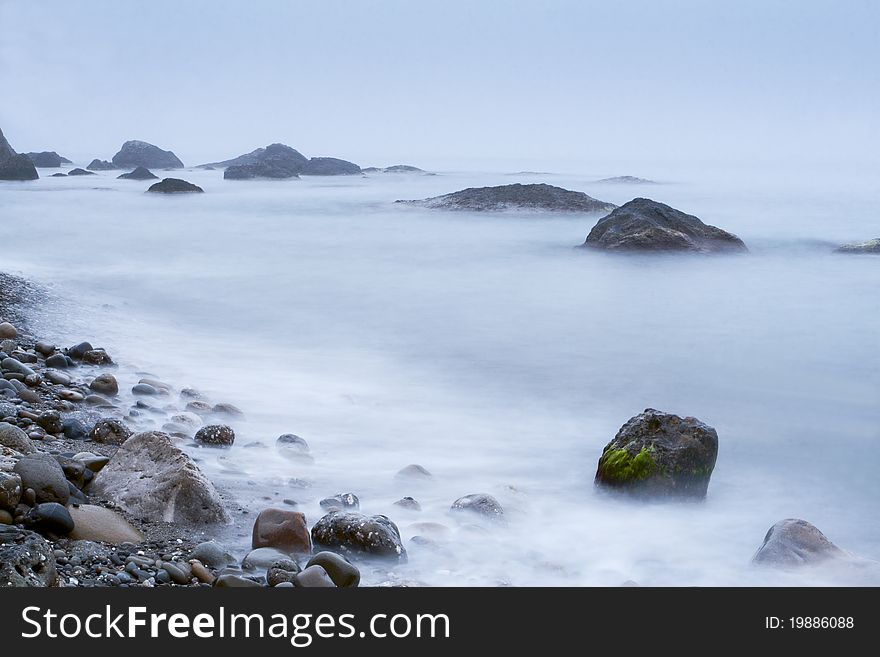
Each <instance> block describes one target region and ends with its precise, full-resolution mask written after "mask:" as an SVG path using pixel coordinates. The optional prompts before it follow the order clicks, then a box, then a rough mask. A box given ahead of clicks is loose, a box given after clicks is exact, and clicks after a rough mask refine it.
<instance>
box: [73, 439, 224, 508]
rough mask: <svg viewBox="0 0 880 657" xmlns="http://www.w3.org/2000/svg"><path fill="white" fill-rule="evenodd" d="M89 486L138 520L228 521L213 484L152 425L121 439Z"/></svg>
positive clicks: (92, 490)
mask: <svg viewBox="0 0 880 657" xmlns="http://www.w3.org/2000/svg"><path fill="white" fill-rule="evenodd" d="M90 491H91V492H92V493H94V494H96V495H104V496H106V497H107V498H109V499H111V500H113V501H114V502H116V503H117V504H118V505H119V506H121V507H122V508H123V509H124V510H126V511H127V512H128V513H130V514H132V515H133V516H135V517H136V518H140V519H142V520H150V521H154V522H155V521H162V522H185V523H192V524H207V523H218V522H222V523H226V522H229V515H228V514H227V513H226V509H225V508H224V505H223V501H222V500H221V498H220V495H219V494H218V493H217V490H216V489H215V488H214V486H213V484H211V482H210V481H208V479H207V477H205V475H204V474H203V473H202V471H201V470H200V469H199V467H198V466H197V465H196V464H195V462H193V460H192V459H191V458H190V457H189V456H188V455H187V454H185V453H184V452H183V451H182V450H181V449H180V448H178V447H177V446H175V445H174V443H173V442H172V441H171V438H170V436H168V435H167V434H164V433H160V432H158V431H149V432H146V433H139V434H136V435H134V436H132V437H131V438H129V439H128V440H127V441H125V443H124V444H123V445H122V446H121V447H120V448H119V450H118V451H117V452H116V454H115V455H114V456H113V458H112V459H111V460H110V463H109V464H108V465H107V466H105V467H104V469H103V470H101V472H99V473H98V474H97V475H96V476H95V479H94V481H93V482H92V486H91V489H90Z"/></svg>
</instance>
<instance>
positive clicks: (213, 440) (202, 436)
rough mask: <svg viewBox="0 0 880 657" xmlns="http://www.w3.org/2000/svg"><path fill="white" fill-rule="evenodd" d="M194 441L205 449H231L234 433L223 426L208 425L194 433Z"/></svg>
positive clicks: (229, 428)
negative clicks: (205, 447)
mask: <svg viewBox="0 0 880 657" xmlns="http://www.w3.org/2000/svg"><path fill="white" fill-rule="evenodd" d="M195 441H196V442H197V443H199V444H200V445H205V446H207V447H231V446H232V444H233V443H234V442H235V432H234V431H233V430H232V428H231V427H228V426H226V425H225V424H209V425H208V426H206V427H202V428H201V429H199V430H198V431H197V432H196V435H195Z"/></svg>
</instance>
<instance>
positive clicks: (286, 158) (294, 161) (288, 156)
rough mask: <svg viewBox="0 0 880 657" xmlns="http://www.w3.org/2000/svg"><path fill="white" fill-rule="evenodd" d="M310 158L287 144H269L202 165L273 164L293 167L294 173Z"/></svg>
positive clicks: (210, 166)
mask: <svg viewBox="0 0 880 657" xmlns="http://www.w3.org/2000/svg"><path fill="white" fill-rule="evenodd" d="M308 161H309V159H308V158H307V157H306V156H304V155H303V154H302V153H300V152H299V151H297V150H296V149H294V148H291V147H290V146H287V145H286V144H277V143H276V144H269V145H268V146H266V147H265V148H257V149H256V150H253V151H251V152H250V153H245V154H244V155H239V156H238V157H234V158H232V159H231V160H223V161H222V162H212V163H211V164H202V165H200V166H201V168H203V169H213V168H214V167H234V166H248V165H252V164H272V165H275V166H279V167H284V168H288V169H291V170H292V171H293V173H299V172H300V171H302V169H303V167H304V166H305V165H306V163H307V162H308Z"/></svg>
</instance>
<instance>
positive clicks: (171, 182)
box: [147, 178, 205, 194]
mask: <svg viewBox="0 0 880 657" xmlns="http://www.w3.org/2000/svg"><path fill="white" fill-rule="evenodd" d="M147 191H148V192H152V193H154V194H155V193H159V194H188V193H196V194H201V193H203V192H204V191H205V190H204V189H202V188H201V187H199V186H198V185H193V184H192V183H191V182H187V181H186V180H181V179H180V178H165V179H163V180H162V182H157V183H153V184H152V185H150V188H149V189H148V190H147Z"/></svg>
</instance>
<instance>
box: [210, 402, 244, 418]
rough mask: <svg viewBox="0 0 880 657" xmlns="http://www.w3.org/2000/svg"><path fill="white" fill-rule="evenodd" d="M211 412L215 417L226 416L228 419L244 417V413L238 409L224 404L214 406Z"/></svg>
mask: <svg viewBox="0 0 880 657" xmlns="http://www.w3.org/2000/svg"><path fill="white" fill-rule="evenodd" d="M211 412H212V413H216V414H217V415H228V416H229V417H244V413H242V412H241V409H240V408H238V407H237V406H233V405H232V404H226V403H222V404H214V406H213V407H212V408H211Z"/></svg>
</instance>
